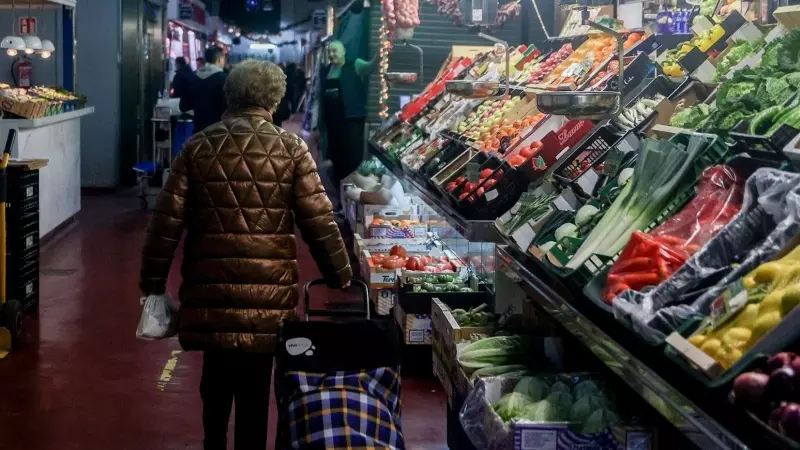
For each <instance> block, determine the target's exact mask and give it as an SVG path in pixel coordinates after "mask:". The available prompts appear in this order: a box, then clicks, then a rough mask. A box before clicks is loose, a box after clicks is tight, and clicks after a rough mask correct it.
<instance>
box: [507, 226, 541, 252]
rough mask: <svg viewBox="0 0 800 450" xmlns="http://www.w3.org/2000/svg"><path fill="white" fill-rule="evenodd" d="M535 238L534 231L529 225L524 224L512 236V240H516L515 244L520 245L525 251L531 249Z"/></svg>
mask: <svg viewBox="0 0 800 450" xmlns="http://www.w3.org/2000/svg"><path fill="white" fill-rule="evenodd" d="M535 237H536V232H535V231H533V228H532V227H531V226H530V224H529V223H524V224H522V226H521V227H519V228H517V230H516V231H514V232H513V233H512V234H511V239H514V242H516V243H517V245H519V248H523V249H525V248H528V247H530V245H531V242H533V239H534V238H535Z"/></svg>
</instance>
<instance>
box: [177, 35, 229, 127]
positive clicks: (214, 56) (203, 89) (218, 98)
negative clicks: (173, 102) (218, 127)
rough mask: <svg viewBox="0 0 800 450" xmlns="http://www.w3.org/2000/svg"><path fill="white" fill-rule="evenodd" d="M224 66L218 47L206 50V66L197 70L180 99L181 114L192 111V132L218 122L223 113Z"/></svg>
mask: <svg viewBox="0 0 800 450" xmlns="http://www.w3.org/2000/svg"><path fill="white" fill-rule="evenodd" d="M224 66H225V53H224V52H223V51H222V49H221V48H219V47H210V48H208V49H207V50H206V64H205V65H204V66H203V67H202V68H200V69H197V72H195V77H194V78H193V79H192V83H191V84H190V87H189V90H188V93H187V95H185V96H183V97H181V104H180V109H181V111H182V112H187V111H192V110H193V111H194V130H195V131H202V130H203V129H204V128H205V127H207V126H209V125H211V124H213V123H216V122H219V120H220V118H221V117H222V113H223V112H225V108H226V103H225V93H224V92H223V86H224V85H225V78H226V77H227V76H228V75H227V74H226V73H225V72H223V71H222V68H223V67H224Z"/></svg>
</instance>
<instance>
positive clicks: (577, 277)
mask: <svg viewBox="0 0 800 450" xmlns="http://www.w3.org/2000/svg"><path fill="white" fill-rule="evenodd" d="M697 134H701V133H697ZM701 135H703V136H705V137H707V138H708V139H709V144H708V145H707V146H706V148H705V149H703V150H701V151H700V154H699V155H698V156H697V158H696V159H695V161H694V164H693V166H692V170H690V171H689V173H688V174H687V175H686V177H687V179H688V178H689V177H690V176H691V177H693V178H692V181H691V182H688V183H687V184H686V185H685V186H684V187H682V188H681V189H679V190H678V191H676V193H675V194H674V195H673V196H672V199H671V200H670V201H669V202H668V203H667V204H666V205H665V206H664V207H663V208H662V209H661V212H659V213H658V214H657V215H656V217H655V219H653V220H652V221H651V222H650V223H649V224H648V225H647V226H646V227H644V229H643V230H642V231H644V232H645V233H646V232H648V231H650V230H652V229H653V228H655V227H657V226H659V225H661V224H662V223H664V221H665V220H667V219H668V218H670V217H672V216H673V215H675V213H676V212H678V211H679V210H680V209H681V208H683V207H684V205H686V204H687V203H688V202H689V200H691V199H692V198H693V197H694V194H695V192H694V189H695V186H696V185H697V182H698V180H699V177H700V175H701V174H702V172H703V170H704V169H705V168H706V167H709V166H713V165H716V164H722V163H726V162H728V161H730V160H731V159H733V158H734V157H735V155H736V153H735V152H734V151H733V150H732V149H731V148H729V147H728V146H727V145H726V144H725V143H724V142H723V141H722V140H721V139H720V138H719V137H718V136H716V135H712V134H701ZM690 138H691V134H677V135H675V136H673V137H672V138H670V140H669V141H670V142H673V143H676V144H683V145H686V144H687V143H688V141H689V139H690ZM582 243H583V239H572V238H564V239H562V241H559V243H558V245H556V246H554V247H553V248H552V249H551V250H550V253H552V254H553V255H554V257H556V259H558V261H559V262H560V263H561V264H562V265H563V264H566V263H567V262H568V261H569V259H570V258H571V256H572V255H573V254H574V252H575V251H576V250H577V248H578V247H580V245H581V244H582ZM619 253H620V252H617V254H615V255H614V256H605V255H592V256H591V257H589V259H587V260H586V261H585V262H584V263H583V264H582V265H581V267H579V268H577V269H574V270H569V269H565V268H563V267H558V266H556V265H554V264H552V263H551V262H550V261H548V265H549V266H550V267H551V269H552V270H553V272H554V273H555V274H556V275H558V276H559V277H561V278H564V279H566V280H567V281H568V282H570V283H572V284H574V285H576V286H579V287H581V288H583V287H584V286H586V285H587V284H589V283H590V282H591V281H592V279H593V278H595V277H596V276H598V275H600V274H601V273H603V272H604V271H605V270H606V269H607V268H608V267H610V266H611V264H613V262H614V261H616V259H617V257H618V256H619Z"/></svg>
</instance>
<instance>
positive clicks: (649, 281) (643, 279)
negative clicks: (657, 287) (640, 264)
mask: <svg viewBox="0 0 800 450" xmlns="http://www.w3.org/2000/svg"><path fill="white" fill-rule="evenodd" d="M622 281H623V283H625V284H627V285H628V286H634V285H637V286H642V287H644V286H650V285H653V284H658V282H659V281H660V280H659V278H658V273H656V272H646V273H629V274H625V275H622ZM637 290H638V289H637Z"/></svg>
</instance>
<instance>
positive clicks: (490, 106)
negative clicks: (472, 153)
mask: <svg viewBox="0 0 800 450" xmlns="http://www.w3.org/2000/svg"><path fill="white" fill-rule="evenodd" d="M521 100H522V97H510V98H508V99H502V100H487V101H485V102H483V103H481V104H480V105H478V107H477V108H476V109H475V111H473V112H471V113H469V115H467V117H466V119H465V120H464V121H463V122H461V123H459V124H458V127H457V128H456V131H457V132H459V133H462V134H464V133H465V132H467V131H468V130H469V131H470V133H469V134H467V137H469V138H472V139H478V137H479V136H480V134H479V133H477V132H476V131H474V130H476V128H477V130H478V131H481V132H485V131H488V130H489V129H490V128H491V127H492V126H495V125H499V124H500V122H501V120H502V118H503V114H505V113H506V112H507V111H508V110H510V109H511V108H513V107H514V106H516V105H517V103H519V102H520V101H521Z"/></svg>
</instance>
